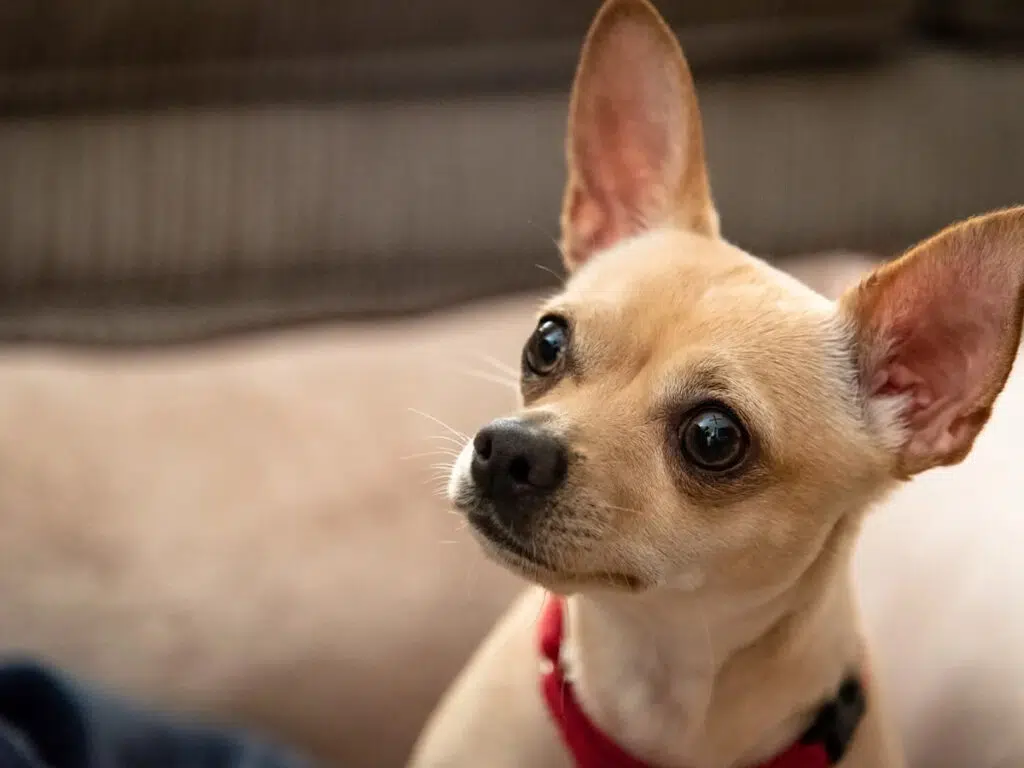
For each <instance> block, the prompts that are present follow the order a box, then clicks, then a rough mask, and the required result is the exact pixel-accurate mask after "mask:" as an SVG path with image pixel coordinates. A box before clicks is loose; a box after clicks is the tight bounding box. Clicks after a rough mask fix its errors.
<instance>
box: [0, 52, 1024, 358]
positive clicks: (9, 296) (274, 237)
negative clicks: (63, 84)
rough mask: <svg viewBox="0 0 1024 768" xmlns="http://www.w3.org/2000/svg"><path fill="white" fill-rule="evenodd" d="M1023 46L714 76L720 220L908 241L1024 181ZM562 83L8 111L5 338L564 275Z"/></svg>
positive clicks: (446, 300)
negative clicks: (182, 106)
mask: <svg viewBox="0 0 1024 768" xmlns="http://www.w3.org/2000/svg"><path fill="white" fill-rule="evenodd" d="M1022 76H1024V64H1022V63H1021V62H1020V61H1019V60H1015V59H1012V58H1003V59H991V58H989V59H986V58H977V57H969V56H962V55H959V54H956V53H952V52H945V51H934V50H918V51H916V52H915V53H913V54H912V55H908V56H907V57H906V58H901V59H898V60H893V61H888V62H883V63H879V64H878V65H877V66H875V67H872V68H857V69H854V70H849V71H846V70H840V71H827V70H826V71H820V72H817V73H813V74H807V73H804V72H799V71H796V72H790V73H776V74H762V75H750V74H747V75H742V76H737V77H718V78H710V79H708V80H706V81H702V82H700V83H699V84H698V85H699V88H700V93H701V104H702V108H703V112H704V117H705V122H706V136H707V145H708V154H709V161H710V166H711V179H712V185H713V189H714V192H715V196H716V201H717V204H718V206H719V209H720V212H721V214H722V222H723V231H724V232H725V233H726V235H727V236H728V237H729V238H730V239H732V240H734V241H735V242H737V243H738V244H739V245H741V246H743V247H746V248H748V249H750V250H753V251H754V252H756V253H759V254H762V255H768V256H773V255H775V254H792V253H810V252H816V251H821V250H823V249H831V248H837V247H841V248H854V249H864V250H869V251H876V252H881V253H888V252H891V251H894V250H896V249H899V248H902V247H904V246H906V245H908V244H910V243H911V242H913V241H914V240H916V239H918V238H921V237H924V236H926V235H928V234H930V233H931V232H933V231H935V230H937V229H938V228H940V227H942V226H944V225H946V224H948V223H949V222H951V221H953V220H954V219H957V218H959V217H963V216H967V215H971V214H974V213H977V212H980V211H984V210H987V209H990V208H995V207H999V206H1004V205H1008V204H1012V203H1015V202H1021V201H1022V200H1021V198H1022V196H1024V187H1022V183H1021V180H1022V179H1024V153H1021V152H1020V151H1018V149H1019V148H1018V138H1019V137H1020V136H1021V135H1024V101H1022V100H1021V99H1019V98H1017V96H1018V95H1019V89H1020V79H1021V77H1022ZM565 110H566V100H565V95H564V93H547V92H524V93H521V94H518V95H507V96H485V95H483V94H480V95H478V96H477V97H475V98H473V99H471V100H461V99H449V100H439V101H435V100H428V99H424V100H419V101H401V102H388V103H357V102H352V103H346V104H339V105H334V106H326V105H322V106H313V105H309V106H292V107H278V108H269V107H267V108H255V107H247V108H241V107H239V108H237V109H226V108H212V107H211V108H207V109H202V110H179V111H170V112H166V111H144V112H140V113H130V114H102V115H100V114H97V115H93V116H78V117H70V116H69V117H63V118H43V117H39V118H27V117H25V118H19V119H14V118H9V119H7V120H4V121H0V168H3V169H4V184H2V185H0V252H2V253H3V254H4V258H3V259H0V338H2V339H8V340H10V339H50V340H71V341H76V340H84V341H120V342H130V341H162V340H182V339H192V338H198V337H204V336H209V335H213V334H217V333H220V332H224V331H229V330H234V329H239V328H246V327H253V326H264V325H273V324H278V323H286V322H296V321H303V320H312V319H322V318H328V317H359V316H367V315H373V314H389V313H395V312H402V311H411V310H422V309H429V308H436V307H440V306H443V305H446V304H450V303H453V302H456V301H460V300H466V299H472V298H480V297H485V296H488V295H492V294H495V293H502V292H509V291H515V290H520V289H530V288H533V287H538V286H540V285H551V284H553V283H554V278H553V277H552V275H551V274H550V273H548V272H547V271H545V270H544V269H538V268H537V267H535V266H534V265H535V264H539V265H542V267H545V268H548V269H553V270H555V271H556V272H558V271H560V267H559V257H558V254H557V251H556V249H555V247H554V244H553V242H552V241H553V239H554V238H555V236H556V235H557V213H558V209H559V203H560V194H561V187H562V184H563V183H564V174H565V172H564V160H563V156H562V154H563V133H564V126H565Z"/></svg>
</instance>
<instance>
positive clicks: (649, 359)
mask: <svg viewBox="0 0 1024 768" xmlns="http://www.w3.org/2000/svg"><path fill="white" fill-rule="evenodd" d="M702 147H703V140H702V135H701V126H700V120H699V114H698V109H697V102H696V97H695V95H694V91H693V86H692V81H691V79H690V75H689V72H688V70H687V67H686V64H685V61H684V59H683V57H682V53H681V51H680V50H679V48H678V44H677V42H676V40H675V38H674V37H673V35H672V33H671V32H670V31H669V30H668V28H667V27H666V26H665V25H664V23H663V22H662V21H661V19H660V17H658V15H657V13H656V12H655V11H654V9H653V8H652V7H651V6H650V5H649V4H648V3H647V2H646V0H611V2H609V3H607V4H606V5H605V7H604V8H603V9H602V11H601V12H600V14H599V15H598V18H597V20H596V21H595V23H594V26H593V27H592V29H591V31H590V33H589V35H588V39H587V43H586V45H585V47H584V52H583V56H582V60H581V63H580V67H579V70H578V72H577V77H576V83H575V86H574V92H573V98H572V106H571V110H570V129H569V140H568V155H569V181H568V185H567V189H566V194H565V202H564V208H563V215H562V227H563V240H562V247H563V253H564V255H565V260H566V265H567V267H568V268H569V270H570V272H571V278H570V280H569V282H568V284H567V285H566V287H565V289H564V291H563V292H562V293H561V294H560V295H558V296H556V297H554V298H553V299H552V300H550V301H549V302H548V303H547V304H546V305H545V306H544V307H543V308H542V310H541V312H540V313H539V316H538V320H537V322H536V325H535V328H534V330H533V332H532V333H531V334H529V336H528V339H527V341H526V343H525V347H524V349H523V355H522V400H523V406H522V408H521V410H520V411H519V412H518V413H517V414H515V415H512V416H510V417H508V418H504V419H499V420H497V421H495V422H493V423H492V424H490V425H487V426H486V427H484V428H483V429H481V430H480V432H479V433H478V434H477V435H476V436H475V438H474V439H473V441H472V442H471V444H470V445H467V446H466V447H465V449H464V450H463V452H462V454H461V455H460V457H459V460H458V461H457V462H456V465H455V468H454V470H453V473H452V478H451V481H450V484H449V495H450V497H451V500H452V502H453V503H454V505H455V506H456V507H457V508H458V509H459V510H461V511H462V512H463V513H464V514H466V516H467V517H468V519H469V521H470V523H471V525H472V528H473V530H474V532H475V533H476V535H477V537H478V539H479V540H480V541H481V543H482V544H483V546H484V547H485V548H486V549H487V551H488V552H489V553H490V554H491V555H492V556H494V557H495V558H497V559H498V560H499V561H501V562H502V563H504V564H505V565H507V566H508V567H510V568H512V569H514V570H516V571H518V572H520V573H522V574H523V575H525V576H527V577H529V578H531V579H533V580H535V581H537V582H539V583H542V584H544V585H546V586H548V587H550V588H553V589H556V590H559V591H574V590H579V589H587V588H595V587H618V588H626V589H631V590H647V589H653V588H657V587H666V588H676V589H684V590H688V591H700V592H702V593H704V594H713V595H717V596H729V597H732V598H736V597H737V596H749V597H752V598H754V599H759V598H762V597H765V596H768V595H771V594H776V593H780V592H783V591H785V590H787V589H789V588H790V587H792V586H793V585H794V584H795V583H796V582H798V581H799V580H800V579H801V578H802V577H804V576H805V575H806V574H808V573H809V572H810V569H811V566H812V565H813V564H814V563H816V562H819V561H820V560H821V559H822V557H823V556H825V555H830V556H832V555H837V554H842V553H843V552H845V551H847V550H848V549H849V543H850V542H851V541H852V535H851V533H852V531H854V530H855V529H856V525H855V523H856V522H857V521H858V519H859V515H860V514H861V512H862V511H863V510H864V509H865V508H866V507H868V506H869V505H870V504H871V503H872V502H873V501H875V500H876V499H877V498H878V497H879V496H880V495H881V494H883V493H885V492H886V491H887V490H888V489H889V488H891V487H892V486H893V485H894V484H895V483H896V482H897V480H898V479H900V478H903V477H907V476H909V475H912V474H914V473H917V472H920V471H923V470H924V469H927V468H929V467H931V466H935V465H939V464H950V463H955V462H956V461H959V460H960V459H962V458H963V457H964V456H965V455H966V453H967V451H968V450H969V448H970V445H971V443H972V441H973V439H974V437H975V436H976V434H977V433H978V431H979V430H980V429H981V427H982V426H983V424H984V422H985V420H986V419H987V417H988V414H989V411H990V408H991V405H992V402H993V401H994V399H995V397H996V395H997V394H998V392H999V390H1000V389H1001V387H1002V385H1003V383H1004V381H1005V379H1006V376H1007V375H1008V373H1009V370H1010V366H1011V364H1012V360H1013V357H1014V353H1015V350H1016V346H1017V343H1018V341H1019V336H1020V324H1021V300H1020V297H1021V284H1022V282H1024V280H1022V273H1024V269H1022V265H1021V262H1022V258H1021V251H1022V250H1024V249H1022V243H1024V237H1022V236H1021V233H1022V232H1024V209H1015V210H1011V211H1004V212H1001V213H996V214H991V215H989V216H988V217H983V218H981V219H976V220H972V221H969V222H967V223H965V224H963V225H961V226H960V227H957V228H953V229H950V230H947V231H946V232H944V233H942V234H940V235H939V236H937V237H936V238H933V239H932V240H930V241H928V242H926V243H924V244H922V245H921V246H919V247H918V248H917V249H914V250H913V251H911V252H910V253H908V254H907V255H906V256H904V257H903V258H902V259H901V260H899V261H897V262H895V263H894V264H892V265H889V266H887V267H885V268H883V269H881V270H879V271H878V272H877V273H875V274H874V275H872V276H870V277H869V278H868V279H867V280H866V281H864V283H862V284H861V285H860V286H858V287H857V288H855V289H854V290H852V291H851V292H849V293H848V294H847V295H846V296H845V297H844V298H843V299H842V300H841V301H840V302H839V303H838V304H833V303H832V302H830V301H828V300H826V299H824V298H822V297H821V296H819V295H817V294H816V293H814V292H813V291H811V290H810V289H809V288H807V287H805V286H803V285H802V284H800V283H799V282H797V281H796V280H794V279H792V278H790V277H788V276H786V275H784V274H782V273H780V272H778V271H776V270H774V269H773V268H772V267H770V266H769V265H767V264H765V263H764V262H761V261H759V260H757V259H755V258H754V257H752V256H750V255H748V254H746V253H745V252H743V251H741V250H739V249H738V248H735V247H733V246H731V245H729V244H728V243H726V242H725V241H724V240H722V239H721V238H720V237H719V236H718V217H717V214H716V213H715V211H714V207H713V204H712V200H711V196H710V193H709V187H708V182H707V173H706V170H705V165H704V158H703V148H702ZM1001 275H1002V277H1001ZM1007 276H1008V277H1007ZM851 523H854V524H853V525H851Z"/></svg>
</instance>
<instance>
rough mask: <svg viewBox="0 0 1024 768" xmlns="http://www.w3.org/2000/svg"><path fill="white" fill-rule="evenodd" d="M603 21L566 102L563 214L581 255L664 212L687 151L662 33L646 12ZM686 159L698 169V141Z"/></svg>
mask: <svg viewBox="0 0 1024 768" xmlns="http://www.w3.org/2000/svg"><path fill="white" fill-rule="evenodd" d="M608 25H609V26H608V27H607V28H604V29H603V30H602V31H600V33H599V34H597V35H596V36H595V38H594V40H593V43H592V45H591V50H590V53H589V55H587V56H586V58H585V59H584V63H583V65H582V67H581V71H580V74H579V77H578V79H577V83H576V95H575V98H574V109H573V119H572V134H571V136H570V146H569V150H570V163H571V166H572V170H573V180H572V183H573V186H572V188H571V189H570V192H569V194H570V197H569V199H568V200H567V208H566V212H565V213H566V217H567V221H566V224H567V226H568V227H569V228H570V229H571V230H572V231H571V238H570V239H571V241H572V242H573V244H574V248H575V250H576V251H578V252H580V253H579V256H580V257H585V256H587V255H589V253H590V252H591V251H592V250H595V249H600V248H605V247H608V246H610V245H612V244H613V243H615V242H616V241H618V240H620V239H623V238H625V237H628V236H630V235H633V234H636V233H637V232H639V231H641V230H643V229H645V228H646V227H648V226H651V225H655V224H658V223H661V222H660V221H659V220H660V219H668V218H670V217H671V216H672V215H673V213H674V210H673V209H674V207H675V206H676V205H677V204H678V203H677V200H676V198H677V197H678V193H679V192H680V189H681V186H682V183H683V175H684V170H685V169H684V165H685V161H684V158H685V156H686V153H687V151H688V150H690V149H692V148H691V147H690V145H689V139H690V137H689V135H688V134H689V128H688V124H687V120H688V116H687V114H686V112H687V105H688V103H689V102H688V101H687V83H688V81H687V80H686V71H685V64H684V63H683V62H682V58H681V56H680V55H679V52H678V50H677V48H676V47H675V42H674V41H673V40H672V38H671V37H670V36H669V33H668V32H667V31H665V30H662V29H660V28H659V27H658V25H657V24H656V22H652V20H651V19H649V18H631V17H627V18H619V19H617V20H614V21H611V20H609V21H608ZM689 119H691V120H696V119H698V118H697V115H696V114H694V115H691V116H689ZM694 161H695V162H697V163H699V164H700V165H701V168H702V167H703V158H702V157H700V156H699V147H698V154H697V155H696V156H695V157H694ZM701 204H702V205H703V201H701Z"/></svg>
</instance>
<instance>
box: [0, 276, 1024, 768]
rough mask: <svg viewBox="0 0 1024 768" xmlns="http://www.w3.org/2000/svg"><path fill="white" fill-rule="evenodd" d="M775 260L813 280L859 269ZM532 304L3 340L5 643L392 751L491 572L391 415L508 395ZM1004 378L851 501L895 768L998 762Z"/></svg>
mask: <svg viewBox="0 0 1024 768" xmlns="http://www.w3.org/2000/svg"><path fill="white" fill-rule="evenodd" d="M786 264H787V266H788V267H789V268H791V269H793V271H795V272H796V273H797V274H799V275H800V276H802V277H804V278H805V279H808V280H809V281H810V282H812V283H814V284H816V285H818V286H819V287H821V288H822V289H823V290H825V291H827V292H829V293H835V292H836V291H837V290H838V287H839V285H841V284H844V283H847V282H849V281H851V280H852V279H853V277H854V276H855V275H857V274H859V273H860V271H861V270H862V269H863V267H864V262H863V261H861V260H858V259H855V258H853V257H839V258H836V259H829V258H825V257H819V258H815V259H813V260H810V261H806V262H787V263H786ZM535 303H536V302H535V298H534V297H525V298H518V299H509V300H505V301H501V302H495V303H489V304H484V305H480V306H477V307H471V308H465V309H461V310H456V311H451V312H447V313H443V314H440V315H437V316H435V317H433V318H430V319H425V320H415V321H412V320H406V321H393V322H389V323H383V324H373V325H363V326H359V325H341V326H336V327H325V328H321V329H313V330H305V331H293V332H287V333H278V334H274V335H270V336H266V337H263V338H254V339H249V340H244V341H235V342H230V343H228V342H225V343H222V344H216V345H212V346H209V347H205V348H199V349H194V348H186V349H180V350H178V351H169V352H162V353H158V352H152V353H132V354H130V355H125V354H119V353H113V352H97V351H93V352H79V353H68V352H66V351H65V352H57V351H45V350H38V349H37V350H24V351H21V352H10V353H8V354H7V355H6V356H5V357H4V358H3V359H2V360H0V414H2V416H3V424H4V429H3V430H2V431H0V518H2V520H3V527H2V536H0V564H2V567H0V595H3V599H2V600H0V640H2V643H3V646H4V647H6V648H8V649H25V650H29V651H31V652H33V653H36V654H40V655H42V656H44V657H46V658H49V659H51V660H53V661H55V662H58V663H61V664H63V665H66V666H67V667H68V668H70V669H72V670H74V671H76V672H78V673H80V674H84V675H86V676H88V677H91V678H93V679H96V680H99V681H103V682H105V683H107V684H110V685H114V686H116V687H118V688H119V689H120V690H123V691H126V692H130V693H132V694H135V695H137V696H139V697H140V698H141V699H143V700H144V701H148V702H154V703H157V704H159V705H162V706H165V707H168V708H173V709H178V710H181V711H185V712H189V713H202V714H204V715H206V716H208V717H212V718H214V719H218V720H224V721H229V722H238V723H243V724H247V725H252V726H258V727H261V728H263V729H265V730H266V731H267V732H269V733H270V734H272V735H274V736H276V737H278V738H280V739H282V740H287V741H289V742H291V743H294V744H297V745H299V746H301V747H303V748H306V749H308V750H310V751H312V752H315V753H316V754H319V755H322V756H325V757H327V758H329V759H330V760H331V762H332V763H333V764H336V765H355V766H393V765H399V764H400V763H401V761H402V759H403V757H404V755H405V753H406V751H407V750H408V748H409V746H410V744H411V741H412V739H413V738H414V737H415V735H416V733H417V731H418V729H419V727H420V725H421V722H422V720H423V718H425V717H426V715H427V713H428V712H429V710H430V708H431V707H432V706H433V704H434V702H435V700H436V698H437V697H438V696H439V695H440V693H441V691H442V690H443V688H444V686H445V685H446V683H447V682H448V681H449V680H450V678H451V677H452V676H453V675H454V674H455V672H456V671H457V670H458V668H459V667H460V665H461V664H462V662H463V661H464V659H465V657H466V656H467V654H468V653H469V652H470V650H471V649H472V647H473V646H474V645H475V643H476V642H477V641H478V640H479V638H480V637H481V636H482V634H483V633H484V632H485V631H486V629H487V627H488V626H489V625H490V623H491V622H492V621H493V620H494V618H495V617H496V616H497V614H498V613H499V612H500V611H501V609H502V608H503V607H504V606H505V604H506V603H507V602H508V600H509V598H510V597H511V595H512V594H513V593H514V591H515V589H516V588H517V584H516V583H515V581H514V580H513V579H512V578H510V577H509V576H507V575H506V574H505V573H503V572H502V571H500V570H499V569H497V568H496V567H495V566H493V565H491V564H490V563H488V562H486V561H485V560H483V559H482V557H481V556H480V553H479V552H478V550H477V548H476V547H475V546H474V545H473V544H472V542H470V541H469V540H468V539H467V536H466V534H465V532H464V531H463V530H462V526H461V525H460V522H459V520H458V519H457V518H456V517H453V516H451V515H449V514H447V513H446V509H445V505H444V503H443V501H442V499H441V498H440V497H439V495H438V493H437V491H438V489H439V486H440V485H441V483H440V482H439V479H438V478H439V476H440V472H439V470H437V469H435V466H436V465H438V464H443V463H444V462H445V461H447V460H448V457H447V456H446V455H444V454H443V453H437V454H436V455H435V453H436V452H438V451H442V452H443V451H444V449H446V448H447V447H448V446H449V445H450V443H449V441H448V440H447V439H446V438H447V437H449V436H450V433H449V431H448V429H447V428H445V427H442V426H440V425H439V424H438V423H436V422H434V421H432V420H430V419H428V418H425V417H423V416H421V415H419V414H417V413H413V412H412V411H410V410H409V409H410V408H414V409H416V410H417V411H421V412H423V413H426V414H430V415H432V416H434V417H437V418H439V419H442V420H444V421H445V422H447V423H448V424H450V425H451V428H453V429H455V430H461V431H465V432H468V431H471V430H473V429H474V428H475V427H476V426H477V425H479V424H480V423H482V422H483V421H484V420H486V419H488V418H490V417H492V416H495V415H498V414H500V413H503V412H504V411H505V410H506V409H507V408H509V407H510V405H511V404H512V403H513V401H514V394H513V392H512V391H511V389H510V388H509V387H507V386H506V384H505V383H504V382H503V381H502V379H503V378H505V374H503V373H502V372H501V371H499V370H498V369H497V368H496V367H495V366H493V365H492V364H490V363H489V362H487V361H486V359H485V358H486V356H488V355H495V356H497V357H498V358H499V361H504V362H505V363H507V364H514V362H515V359H516V356H517V352H518V349H519V346H520V343H521V341H522V338H523V335H524V333H525V332H526V331H527V330H528V329H529V327H530V320H531V317H532V310H533V306H534V305H535ZM477 373H479V374H480V376H479V377H478V376H477V375H476V374H477ZM1021 374H1022V375H1018V376H1016V377H1015V380H1014V383H1013V384H1011V387H1010V389H1009V391H1008V392H1007V394H1006V396H1005V397H1004V399H1003V401H1002V402H1001V404H1000V407H999V409H998V410H997V413H996V416H995V418H994V421H993V424H992V427H991V428H990V430H989V432H988V433H987V434H986V435H985V437H984V438H983V439H982V440H981V441H980V444H979V447H978V452H977V456H976V457H975V458H974V460H972V461H971V462H970V463H969V464H968V465H967V466H965V467H962V468H959V469H956V470H950V471H944V472H941V473H935V476H934V477H933V478H929V479H928V480H927V481H919V482H916V483H914V484H913V485H912V486H911V487H910V488H908V489H907V491H906V492H905V493H904V494H903V495H902V502H900V501H899V500H898V502H897V505H896V507H895V508H894V509H893V510H891V511H890V510H886V511H883V512H880V513H879V514H877V515H876V516H875V518H874V519H873V520H872V523H871V525H869V527H868V531H867V536H866V540H867V542H868V545H867V546H866V547H865V550H864V552H863V557H862V558H861V560H860V562H859V567H860V570H861V572H862V573H861V577H862V580H863V582H864V583H865V587H866V588H865V599H866V605H867V616H868V618H869V624H870V626H871V628H872V630H873V634H874V635H875V637H876V639H878V640H879V643H878V644H879V649H880V651H881V653H880V655H879V658H878V664H879V667H878V674H879V677H880V678H881V679H882V680H884V681H885V683H886V685H887V687H888V688H889V689H890V693H891V694H892V695H893V699H894V703H895V704H896V706H895V714H896V716H898V717H899V718H901V720H902V721H903V724H904V727H905V731H906V733H907V734H908V738H909V746H910V749H911V754H912V756H914V757H915V758H916V760H915V762H914V763H913V765H914V766H920V767H921V768H944V767H945V766H949V767H950V768H954V767H956V768H964V767H967V766H970V768H995V767H996V766H999V768H1007V767H1008V766H1020V765H1024V744H1022V736H1021V731H1020V730H1019V728H1018V727H1017V725H1018V723H1019V722H1020V718H1021V717H1022V716H1024V696H1022V691H1024V656H1022V651H1021V649H1024V612H1021V611H1020V610H1018V608H1019V606H1018V604H1017V603H1018V599H1017V596H1018V595H1019V594H1020V588H1021V587H1024V583H1022V581H1024V578H1022V574H1024V571H1021V569H1020V568H1019V567H1018V558H1017V552H1018V545H1019V542H1020V541H1022V540H1024V516H1022V515H1020V514H1018V513H1019V512H1020V498H1021V490H1024V489H1022V488H1021V481H1020V479H1019V476H1020V473H1019V472H1018V471H1017V467H1016V466H1015V456H1016V454H1017V450H1016V438H1017V435H1018V432H1019V429H1018V427H1019V425H1020V424H1021V423H1022V422H1024V371H1022V372H1021ZM965 499H966V500H967V503H966V504H965V502H964V500H965ZM947 598H948V599H949V600H950V604H948V605H946V604H945V601H946V599H947ZM979 750H980V751H979ZM990 755H991V758H992V759H989V756H990ZM1006 755H1010V756H1012V759H1009V758H1006V759H1002V761H1000V760H997V759H996V758H997V757H1000V758H1005V756H1006Z"/></svg>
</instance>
